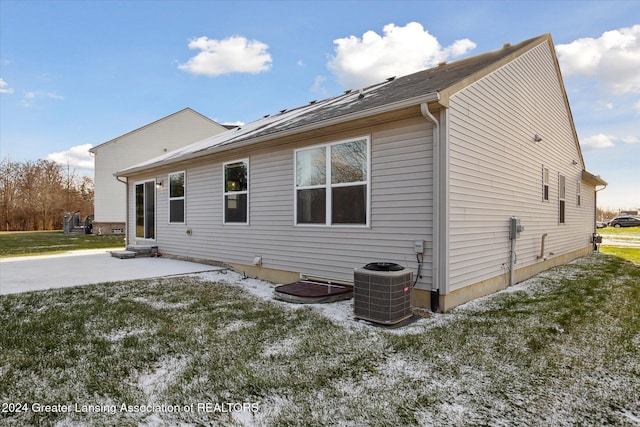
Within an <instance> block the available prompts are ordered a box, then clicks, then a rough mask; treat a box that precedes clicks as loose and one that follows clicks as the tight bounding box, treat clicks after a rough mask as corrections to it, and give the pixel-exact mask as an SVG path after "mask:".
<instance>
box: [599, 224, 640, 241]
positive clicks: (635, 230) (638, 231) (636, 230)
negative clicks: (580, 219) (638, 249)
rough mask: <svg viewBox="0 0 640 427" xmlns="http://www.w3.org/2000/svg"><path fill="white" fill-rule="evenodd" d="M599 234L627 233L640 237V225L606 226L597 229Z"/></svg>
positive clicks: (616, 234) (627, 234) (614, 234)
mask: <svg viewBox="0 0 640 427" xmlns="http://www.w3.org/2000/svg"><path fill="white" fill-rule="evenodd" d="M597 232H598V234H602V235H603V236H619V235H626V236H632V237H635V238H638V239H640V227H620V228H615V227H605V228H599V229H598V230H597Z"/></svg>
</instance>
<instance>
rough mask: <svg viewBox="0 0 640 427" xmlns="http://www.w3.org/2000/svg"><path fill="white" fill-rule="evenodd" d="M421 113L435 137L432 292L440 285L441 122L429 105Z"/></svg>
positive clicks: (423, 107) (422, 105)
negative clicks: (432, 112)
mask: <svg viewBox="0 0 640 427" xmlns="http://www.w3.org/2000/svg"><path fill="white" fill-rule="evenodd" d="M420 112H421V113H422V115H423V116H424V118H425V119H427V120H430V121H431V122H432V123H433V124H434V126H433V128H432V135H433V137H432V138H433V156H432V160H431V161H432V163H433V166H432V169H433V171H432V173H433V188H432V192H433V202H432V205H433V207H432V210H433V212H432V216H433V220H432V224H433V225H432V229H431V239H432V240H433V242H432V253H431V262H432V267H431V268H432V273H431V274H432V276H431V290H432V291H437V290H438V284H439V283H440V215H439V214H438V210H439V207H438V205H439V203H438V201H439V200H440V165H439V163H440V161H439V159H440V122H438V120H437V119H436V118H435V117H434V116H433V114H431V112H430V111H429V106H428V105H427V103H426V102H425V103H422V104H420Z"/></svg>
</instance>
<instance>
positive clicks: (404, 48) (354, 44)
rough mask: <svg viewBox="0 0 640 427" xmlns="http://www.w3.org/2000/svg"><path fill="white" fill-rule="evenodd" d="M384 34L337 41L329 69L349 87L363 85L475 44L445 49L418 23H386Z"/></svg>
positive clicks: (432, 62)
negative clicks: (399, 25) (401, 24)
mask: <svg viewBox="0 0 640 427" xmlns="http://www.w3.org/2000/svg"><path fill="white" fill-rule="evenodd" d="M382 31H383V35H382V36H381V35H379V34H377V33H376V32H374V31H367V32H366V33H364V34H363V35H362V38H361V39H360V38H358V37H356V36H349V37H345V38H341V39H337V40H334V41H333V43H334V45H335V56H333V57H331V58H330V59H329V62H328V64H327V66H328V68H329V69H330V70H331V71H332V72H333V73H334V74H335V75H336V77H337V79H338V81H339V82H340V83H341V84H342V85H343V86H344V87H347V88H358V87H363V86H366V85H369V84H372V83H377V82H381V81H383V80H384V79H386V78H388V77H393V76H403V75H407V74H411V73H414V72H416V71H420V70H423V69H426V68H430V67H433V66H435V65H437V64H438V63H440V62H442V61H445V60H448V59H449V58H455V57H458V56H461V55H464V54H466V53H467V52H469V51H471V50H472V49H474V48H475V47H476V44H475V43H474V42H472V41H471V40H469V39H463V40H457V41H455V42H454V43H453V44H452V45H451V46H448V47H445V48H443V47H442V46H441V45H440V43H439V42H438V39H436V38H435V37H434V36H432V35H431V34H429V32H428V31H427V30H425V29H424V27H423V26H422V25H421V24H419V23H417V22H410V23H408V24H407V25H406V26H404V27H397V26H396V25H395V24H388V25H385V26H384V28H383V29H382Z"/></svg>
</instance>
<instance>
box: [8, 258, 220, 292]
mask: <svg viewBox="0 0 640 427" xmlns="http://www.w3.org/2000/svg"><path fill="white" fill-rule="evenodd" d="M217 270H222V269H221V268H219V267H214V266H211V265H206V264H198V263H194V262H187V261H178V260H175V259H169V258H162V257H160V258H134V259H118V258H114V257H112V256H111V255H110V254H109V252H108V251H107V250H105V249H94V250H85V251H73V252H67V253H64V254H57V255H41V256H28V257H16V258H3V259H0V294H2V295H7V294H16V293H20V292H29V291H37V290H43V289H52V288H65V287H70V286H79V285H88V284H91V283H101V282H116V281H123V280H136V279H150V278H154V277H164V276H173V275H181V274H190V273H200V272H204V271H217Z"/></svg>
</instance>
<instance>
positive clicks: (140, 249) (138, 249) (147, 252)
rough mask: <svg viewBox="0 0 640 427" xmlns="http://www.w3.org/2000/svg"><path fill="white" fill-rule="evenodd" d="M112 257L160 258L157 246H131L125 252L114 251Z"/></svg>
mask: <svg viewBox="0 0 640 427" xmlns="http://www.w3.org/2000/svg"><path fill="white" fill-rule="evenodd" d="M111 256H112V257H116V258H120V259H128V258H140V257H157V256H160V253H159V252H158V247H157V246H155V245H129V246H127V249H125V250H124V251H112V252H111Z"/></svg>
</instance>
